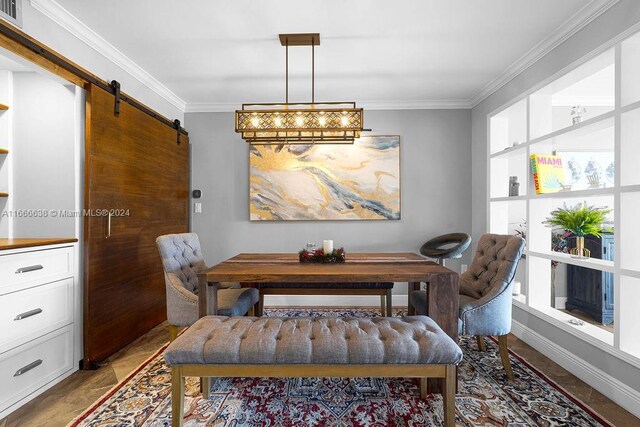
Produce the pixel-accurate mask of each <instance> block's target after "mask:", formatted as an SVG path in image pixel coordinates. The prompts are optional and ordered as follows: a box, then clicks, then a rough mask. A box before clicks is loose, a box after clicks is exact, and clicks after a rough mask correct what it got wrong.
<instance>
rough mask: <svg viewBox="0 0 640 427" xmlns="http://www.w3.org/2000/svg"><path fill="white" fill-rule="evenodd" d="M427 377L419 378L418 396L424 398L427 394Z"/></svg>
mask: <svg viewBox="0 0 640 427" xmlns="http://www.w3.org/2000/svg"><path fill="white" fill-rule="evenodd" d="M428 384H429V378H426V377H425V378H420V397H421V398H422V399H426V398H427V394H428V393H429V390H428V388H429V386H428Z"/></svg>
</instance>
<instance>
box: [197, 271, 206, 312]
mask: <svg viewBox="0 0 640 427" xmlns="http://www.w3.org/2000/svg"><path fill="white" fill-rule="evenodd" d="M207 292H209V286H208V283H207V275H206V274H199V275H198V317H204V316H206V315H207V313H208V311H209V307H208V305H207V304H208V303H209V299H208V298H207Z"/></svg>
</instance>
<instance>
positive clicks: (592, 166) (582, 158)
mask: <svg viewBox="0 0 640 427" xmlns="http://www.w3.org/2000/svg"><path fill="white" fill-rule="evenodd" d="M554 155H557V156H559V157H561V158H562V163H563V165H564V170H565V178H566V180H565V182H564V183H563V184H565V185H567V186H569V190H584V189H595V188H603V187H605V186H606V185H607V183H609V185H613V184H614V175H615V161H614V156H613V151H612V150H607V149H603V150H587V151H581V150H570V151H564V150H556V151H555V152H554ZM603 165H607V167H606V168H604V167H603ZM605 181H606V182H605Z"/></svg>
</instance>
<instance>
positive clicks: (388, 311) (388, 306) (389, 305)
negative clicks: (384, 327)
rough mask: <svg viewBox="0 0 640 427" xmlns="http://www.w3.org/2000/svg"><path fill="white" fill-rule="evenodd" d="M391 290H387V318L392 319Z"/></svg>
mask: <svg viewBox="0 0 640 427" xmlns="http://www.w3.org/2000/svg"><path fill="white" fill-rule="evenodd" d="M392 290H393V289H387V317H393V302H392V297H391V295H392V294H393V292H391V291H392Z"/></svg>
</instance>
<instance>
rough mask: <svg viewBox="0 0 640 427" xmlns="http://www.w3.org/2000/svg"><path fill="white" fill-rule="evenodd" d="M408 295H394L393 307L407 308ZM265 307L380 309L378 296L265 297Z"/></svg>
mask: <svg viewBox="0 0 640 427" xmlns="http://www.w3.org/2000/svg"><path fill="white" fill-rule="evenodd" d="M408 300H409V298H408V296H407V295H406V294H398V295H395V294H394V295H393V298H392V303H393V306H394V307H396V306H401V307H406V306H407V301H408ZM264 305H265V307H269V306H272V307H306V306H309V307H380V297H379V296H377V295H265V297H264Z"/></svg>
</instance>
